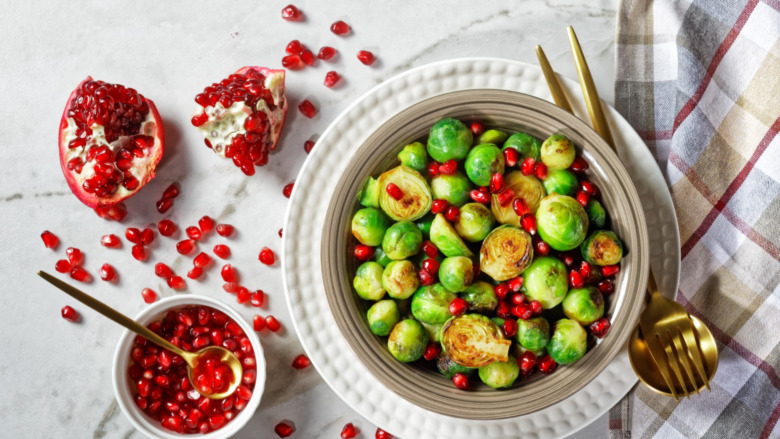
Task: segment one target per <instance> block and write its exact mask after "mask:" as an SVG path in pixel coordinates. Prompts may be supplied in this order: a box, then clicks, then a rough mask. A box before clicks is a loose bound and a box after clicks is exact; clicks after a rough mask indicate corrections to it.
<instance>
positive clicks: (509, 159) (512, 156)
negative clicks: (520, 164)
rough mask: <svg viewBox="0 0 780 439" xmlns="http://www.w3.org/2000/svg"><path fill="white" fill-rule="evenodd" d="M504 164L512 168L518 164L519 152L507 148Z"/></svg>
mask: <svg viewBox="0 0 780 439" xmlns="http://www.w3.org/2000/svg"><path fill="white" fill-rule="evenodd" d="M504 163H506V166H508V167H510V168H511V167H512V166H515V165H516V164H517V150H516V149H514V148H507V149H505V150H504Z"/></svg>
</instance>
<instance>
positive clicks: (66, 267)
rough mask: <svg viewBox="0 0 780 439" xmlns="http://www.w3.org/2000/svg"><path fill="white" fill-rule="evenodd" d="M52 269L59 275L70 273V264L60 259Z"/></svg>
mask: <svg viewBox="0 0 780 439" xmlns="http://www.w3.org/2000/svg"><path fill="white" fill-rule="evenodd" d="M54 269H55V270H57V271H58V272H60V273H68V272H70V262H68V260H67V259H60V260H59V261H57V262H56V263H55V264H54Z"/></svg>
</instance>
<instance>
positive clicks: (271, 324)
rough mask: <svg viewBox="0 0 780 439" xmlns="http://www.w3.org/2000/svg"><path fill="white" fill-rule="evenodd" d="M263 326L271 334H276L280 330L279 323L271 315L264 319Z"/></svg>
mask: <svg viewBox="0 0 780 439" xmlns="http://www.w3.org/2000/svg"><path fill="white" fill-rule="evenodd" d="M265 326H266V327H267V328H268V329H270V330H271V331H273V332H276V331H278V330H280V329H281V328H282V325H281V323H279V321H278V320H276V317H274V316H271V315H269V316H267V317H266V318H265Z"/></svg>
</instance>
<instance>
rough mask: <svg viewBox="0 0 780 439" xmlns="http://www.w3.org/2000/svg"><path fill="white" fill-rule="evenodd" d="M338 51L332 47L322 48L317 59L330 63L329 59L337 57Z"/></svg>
mask: <svg viewBox="0 0 780 439" xmlns="http://www.w3.org/2000/svg"><path fill="white" fill-rule="evenodd" d="M336 53H337V51H336V49H334V48H332V47H330V46H322V48H321V49H320V51H319V52H318V53H317V58H319V59H321V60H323V61H328V60H329V59H331V58H333V57H334V56H335V55H336Z"/></svg>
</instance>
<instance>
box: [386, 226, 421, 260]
mask: <svg viewBox="0 0 780 439" xmlns="http://www.w3.org/2000/svg"><path fill="white" fill-rule="evenodd" d="M422 241H423V237H422V232H421V231H420V229H418V228H417V226H416V225H414V223H411V222H409V221H399V222H397V223H395V224H393V225H392V226H390V227H389V228H388V229H387V231H386V232H385V236H384V238H382V250H384V252H385V253H386V254H387V256H388V257H389V258H390V259H392V260H394V261H400V260H401V259H406V258H408V257H410V256H413V255H415V254H416V253H417V252H418V251H420V247H422Z"/></svg>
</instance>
